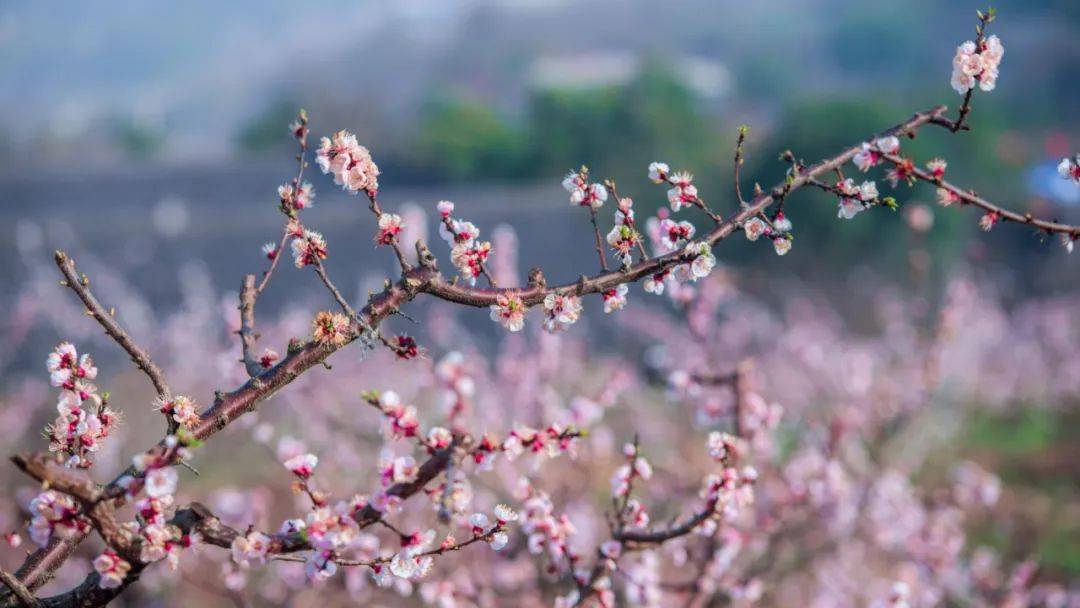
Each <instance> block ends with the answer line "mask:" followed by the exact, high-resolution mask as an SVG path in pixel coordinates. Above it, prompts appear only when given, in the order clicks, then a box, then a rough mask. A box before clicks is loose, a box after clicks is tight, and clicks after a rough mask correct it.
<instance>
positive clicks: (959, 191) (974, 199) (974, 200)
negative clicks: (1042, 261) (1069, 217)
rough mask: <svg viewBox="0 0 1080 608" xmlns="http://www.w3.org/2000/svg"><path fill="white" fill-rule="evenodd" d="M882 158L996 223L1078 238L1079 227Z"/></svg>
mask: <svg viewBox="0 0 1080 608" xmlns="http://www.w3.org/2000/svg"><path fill="white" fill-rule="evenodd" d="M883 158H884V159H885V160H887V161H889V162H890V163H892V164H893V165H894V166H896V167H905V168H904V171H905V172H907V174H908V175H910V176H911V177H913V178H915V179H918V180H921V181H924V182H926V183H928V184H933V185H935V186H937V187H938V188H941V189H943V190H945V191H947V192H948V193H949V194H951V195H952V197H955V199H957V200H959V201H960V202H961V203H963V204H970V205H974V206H976V207H978V208H980V209H982V210H984V211H986V212H987V213H988V214H992V216H993V217H994V218H995V220H994V221H995V222H997V221H1009V222H1016V223H1018V224H1027V225H1030V226H1034V227H1036V228H1038V229H1039V230H1042V231H1044V232H1046V233H1048V234H1053V233H1058V234H1065V235H1069V236H1071V237H1072V238H1073V239H1076V238H1080V226H1073V225H1070V224H1063V223H1061V222H1058V221H1056V220H1044V219H1040V218H1037V217H1034V216H1032V215H1031V214H1030V213H1024V214H1020V213H1017V212H1015V211H1010V210H1008V209H1006V208H1004V207H1002V206H1000V205H997V204H994V203H992V202H990V201H988V200H986V199H985V198H983V197H981V196H979V195H977V194H975V193H974V192H973V191H971V190H964V189H963V188H960V187H959V186H957V185H955V184H953V183H950V182H948V181H946V180H945V179H943V178H941V177H939V176H935V175H932V174H931V173H929V172H928V171H926V170H924V169H921V168H919V167H917V166H915V165H914V164H913V163H911V161H910V160H908V159H905V158H902V157H900V156H898V155H896V154H884V155H883Z"/></svg>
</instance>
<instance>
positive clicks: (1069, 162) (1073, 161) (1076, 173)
mask: <svg viewBox="0 0 1080 608" xmlns="http://www.w3.org/2000/svg"><path fill="white" fill-rule="evenodd" d="M1057 171H1058V175H1060V176H1061V179H1067V180H1070V181H1072V182H1073V183H1076V184H1080V154H1078V155H1076V156H1074V157H1072V158H1069V157H1065V158H1063V159H1061V162H1060V163H1058V166H1057Z"/></svg>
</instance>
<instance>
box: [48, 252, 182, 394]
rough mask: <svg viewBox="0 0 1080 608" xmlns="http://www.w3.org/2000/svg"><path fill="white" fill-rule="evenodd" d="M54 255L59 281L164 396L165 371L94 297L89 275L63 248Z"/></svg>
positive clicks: (167, 390) (167, 391)
mask: <svg viewBox="0 0 1080 608" xmlns="http://www.w3.org/2000/svg"><path fill="white" fill-rule="evenodd" d="M55 258H56V265H57V266H58V267H59V268H60V272H62V273H63V274H64V279H65V280H64V281H63V283H62V284H63V285H64V286H65V287H70V288H71V290H72V291H74V292H75V295H77V296H79V299H80V300H82V302H83V304H85V305H86V314H87V315H89V316H91V317H93V318H94V319H95V320H96V321H97V322H98V323H99V324H100V325H101V327H102V328H103V329H104V330H105V333H106V334H108V336H109V337H110V338H112V339H113V341H114V342H116V343H117V344H119V345H120V347H121V348H123V349H124V350H126V351H127V353H128V354H129V355H131V360H132V361H134V362H135V366H136V367H138V368H139V369H140V370H142V371H143V373H145V374H146V375H147V377H149V378H150V382H151V383H152V384H153V385H154V390H155V391H157V394H158V397H161V398H162V399H166V398H168V397H169V385H168V383H166V382H165V375H164V374H162V373H161V368H159V367H158V366H157V364H155V363H154V362H153V361H151V360H150V355H149V354H148V353H147V352H146V350H145V349H144V348H143V347H141V346H139V345H138V343H136V342H135V340H134V338H132V337H131V336H130V335H129V334H128V333H127V332H126V331H124V328H123V327H120V324H119V323H117V322H116V319H115V318H114V317H113V312H111V311H108V310H106V309H105V307H104V306H103V305H102V304H101V302H99V301H98V299H97V298H96V297H94V294H93V293H92V292H91V291H90V279H88V278H87V277H86V275H85V274H81V273H79V272H78V271H76V270H75V260H73V259H71V257H70V256H68V254H67V253H65V252H63V251H57V252H56V255H55Z"/></svg>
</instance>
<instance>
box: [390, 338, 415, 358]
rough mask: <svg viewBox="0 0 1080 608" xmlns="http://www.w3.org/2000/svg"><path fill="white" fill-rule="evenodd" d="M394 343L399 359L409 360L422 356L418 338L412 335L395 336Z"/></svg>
mask: <svg viewBox="0 0 1080 608" xmlns="http://www.w3.org/2000/svg"><path fill="white" fill-rule="evenodd" d="M393 344H394V354H396V355H397V356H398V358H399V359H405V360H409V359H415V358H416V357H418V356H420V347H419V346H417V344H416V339H415V338H413V337H412V336H406V335H405V334H400V335H398V336H395V337H394V342H393Z"/></svg>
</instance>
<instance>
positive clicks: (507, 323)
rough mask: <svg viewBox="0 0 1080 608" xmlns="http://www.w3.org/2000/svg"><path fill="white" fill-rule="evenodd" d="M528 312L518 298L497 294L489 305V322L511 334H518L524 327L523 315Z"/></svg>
mask: <svg viewBox="0 0 1080 608" xmlns="http://www.w3.org/2000/svg"><path fill="white" fill-rule="evenodd" d="M528 310H529V309H528V308H526V307H525V303H524V302H522V301H521V298H520V297H519V296H517V295H515V294H499V296H498V297H497V298H496V299H495V303H494V304H492V305H491V320H492V321H495V322H497V323H499V324H500V325H502V326H503V327H505V328H506V329H508V330H510V331H512V332H518V331H521V330H522V328H524V327H525V313H526V312H528Z"/></svg>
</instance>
